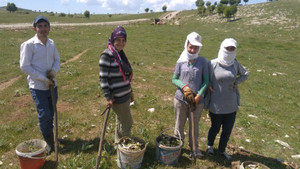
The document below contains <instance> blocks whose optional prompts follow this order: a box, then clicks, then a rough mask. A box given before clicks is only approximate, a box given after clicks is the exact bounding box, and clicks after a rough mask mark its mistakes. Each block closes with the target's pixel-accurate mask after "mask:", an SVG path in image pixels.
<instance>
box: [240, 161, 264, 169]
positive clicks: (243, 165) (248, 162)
mask: <svg viewBox="0 0 300 169" xmlns="http://www.w3.org/2000/svg"><path fill="white" fill-rule="evenodd" d="M249 164H254V165H259V166H260V167H261V168H262V169H270V168H269V167H267V166H265V165H263V164H261V163H258V162H254V161H244V162H242V164H241V166H240V169H245V167H246V166H248V165H249Z"/></svg>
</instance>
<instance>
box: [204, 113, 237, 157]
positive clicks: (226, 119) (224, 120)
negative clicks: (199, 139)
mask: <svg viewBox="0 0 300 169" xmlns="http://www.w3.org/2000/svg"><path fill="white" fill-rule="evenodd" d="M209 116H210V119H211V127H210V129H209V132H208V138H207V145H209V146H213V145H214V141H215V138H216V135H217V134H218V133H219V131H220V128H221V126H222V133H221V138H220V141H219V148H218V149H219V152H225V149H226V146H227V142H228V140H229V137H230V134H231V131H232V128H233V125H234V122H235V117H236V112H233V113H230V114H214V113H211V112H209Z"/></svg>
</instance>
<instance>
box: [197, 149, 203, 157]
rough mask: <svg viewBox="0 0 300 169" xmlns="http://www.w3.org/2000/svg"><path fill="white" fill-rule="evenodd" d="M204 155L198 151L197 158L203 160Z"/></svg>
mask: <svg viewBox="0 0 300 169" xmlns="http://www.w3.org/2000/svg"><path fill="white" fill-rule="evenodd" d="M203 156H204V155H203V154H202V152H201V151H200V150H197V151H196V158H202V157H203Z"/></svg>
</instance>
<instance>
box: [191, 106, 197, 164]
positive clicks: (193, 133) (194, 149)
mask: <svg viewBox="0 0 300 169" xmlns="http://www.w3.org/2000/svg"><path fill="white" fill-rule="evenodd" d="M194 122H195V121H194V111H191V123H192V142H193V153H192V158H193V160H194V163H196V140H195V128H194Z"/></svg>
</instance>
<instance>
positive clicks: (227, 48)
mask: <svg viewBox="0 0 300 169" xmlns="http://www.w3.org/2000/svg"><path fill="white" fill-rule="evenodd" d="M225 49H226V50H227V51H228V52H233V51H234V50H235V47H234V46H227V47H225Z"/></svg>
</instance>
